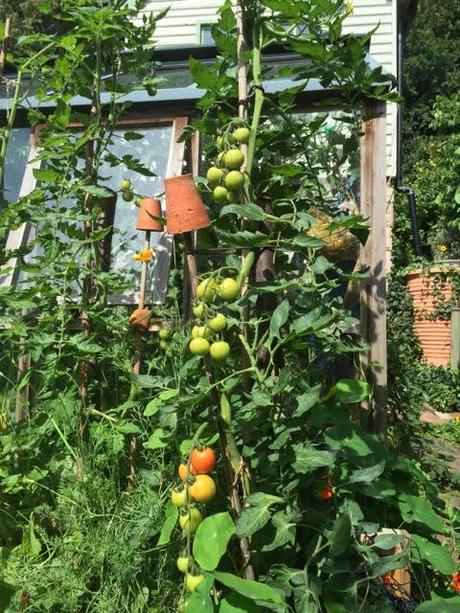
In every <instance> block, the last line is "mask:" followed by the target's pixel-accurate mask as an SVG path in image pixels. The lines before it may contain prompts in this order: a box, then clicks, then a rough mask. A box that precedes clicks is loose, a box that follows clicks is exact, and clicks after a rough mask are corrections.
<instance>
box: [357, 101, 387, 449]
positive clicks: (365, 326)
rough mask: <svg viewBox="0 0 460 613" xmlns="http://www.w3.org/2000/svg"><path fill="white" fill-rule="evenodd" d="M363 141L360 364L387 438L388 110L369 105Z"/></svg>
mask: <svg viewBox="0 0 460 613" xmlns="http://www.w3.org/2000/svg"><path fill="white" fill-rule="evenodd" d="M363 111H364V121H363V135H362V139H361V198H360V213H361V214H362V215H363V216H364V217H366V218H367V219H368V223H369V227H370V234H369V238H368V240H367V243H366V245H365V246H364V247H362V248H361V254H360V261H361V264H362V265H363V266H364V267H367V268H368V269H369V278H368V279H366V280H365V281H364V282H363V283H362V286H361V292H360V319H361V333H362V334H363V336H364V338H365V339H366V341H367V342H368V345H369V348H368V350H367V351H366V352H365V353H364V354H363V355H362V358H361V363H362V367H363V369H364V372H365V373H366V377H367V379H368V381H369V383H370V385H371V387H372V397H371V401H370V402H369V403H368V405H367V406H366V408H367V409H368V410H369V426H370V429H371V431H373V432H375V433H377V434H378V435H379V436H380V437H381V438H383V439H385V438H386V433H387V425H388V424H387V316H386V240H385V229H386V219H385V217H386V105H385V104H384V103H382V102H374V101H372V102H366V104H365V105H364V109H363Z"/></svg>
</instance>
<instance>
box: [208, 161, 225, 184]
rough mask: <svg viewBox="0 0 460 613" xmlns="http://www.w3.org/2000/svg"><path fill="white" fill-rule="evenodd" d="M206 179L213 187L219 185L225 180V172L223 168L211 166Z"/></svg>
mask: <svg viewBox="0 0 460 613" xmlns="http://www.w3.org/2000/svg"><path fill="white" fill-rule="evenodd" d="M206 178H207V179H208V181H209V183H210V184H211V185H213V186H215V185H219V183H220V182H221V181H222V179H223V178H224V171H223V170H222V169H221V168H216V167H215V166H211V168H209V169H208V172H207V173H206Z"/></svg>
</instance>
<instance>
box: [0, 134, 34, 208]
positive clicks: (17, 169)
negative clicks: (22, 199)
mask: <svg viewBox="0 0 460 613" xmlns="http://www.w3.org/2000/svg"><path fill="white" fill-rule="evenodd" d="M30 134H31V129H30V128H15V129H14V130H13V131H12V133H11V139H10V142H9V145H8V153H7V156H6V161H5V200H6V201H7V202H15V201H16V200H17V199H18V196H19V190H20V189H21V183H22V179H23V177H24V172H25V169H26V165H27V158H28V156H29V144H30V142H29V139H30Z"/></svg>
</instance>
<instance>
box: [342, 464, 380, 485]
mask: <svg viewBox="0 0 460 613" xmlns="http://www.w3.org/2000/svg"><path fill="white" fill-rule="evenodd" d="M384 470H385V460H382V461H381V462H378V463H377V464H374V465H373V466H368V467H367V468H360V469H359V470H354V471H353V472H352V473H351V475H350V479H349V481H350V483H371V481H374V480H375V479H377V478H378V477H380V475H381V474H382V473H383V471H384Z"/></svg>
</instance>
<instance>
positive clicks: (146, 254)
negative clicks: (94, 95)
mask: <svg viewBox="0 0 460 613" xmlns="http://www.w3.org/2000/svg"><path fill="white" fill-rule="evenodd" d="M154 253H155V252H154V251H153V249H143V250H142V251H139V253H135V254H134V255H133V260H136V261H137V262H149V261H150V260H151V259H152V258H153V254H154Z"/></svg>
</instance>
